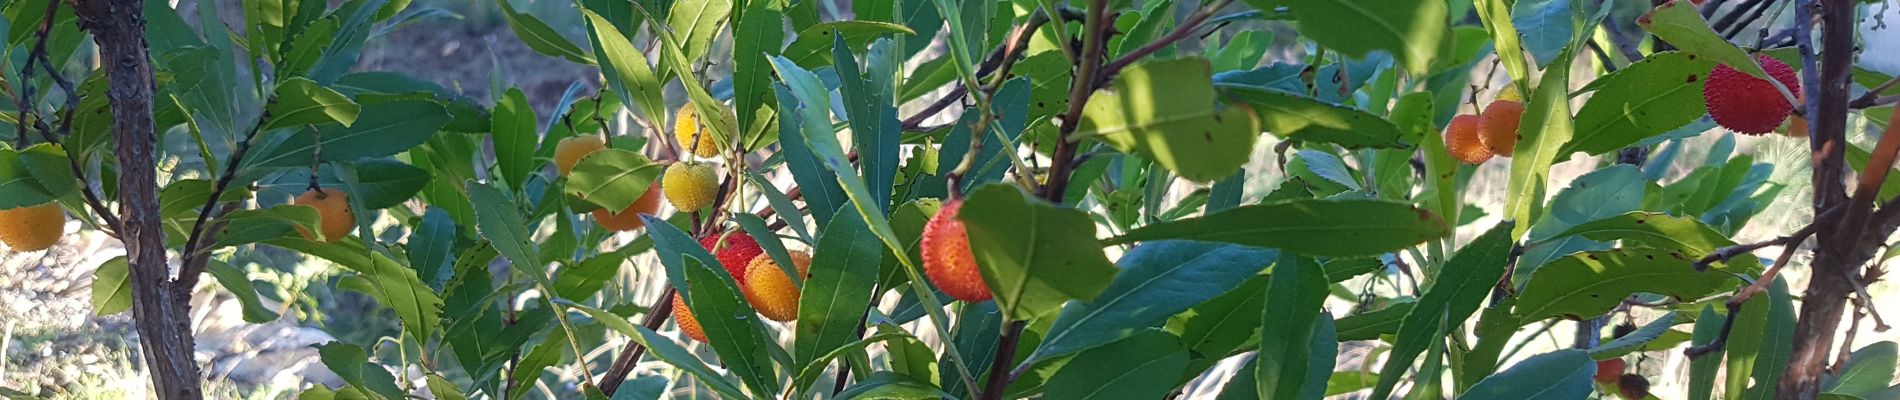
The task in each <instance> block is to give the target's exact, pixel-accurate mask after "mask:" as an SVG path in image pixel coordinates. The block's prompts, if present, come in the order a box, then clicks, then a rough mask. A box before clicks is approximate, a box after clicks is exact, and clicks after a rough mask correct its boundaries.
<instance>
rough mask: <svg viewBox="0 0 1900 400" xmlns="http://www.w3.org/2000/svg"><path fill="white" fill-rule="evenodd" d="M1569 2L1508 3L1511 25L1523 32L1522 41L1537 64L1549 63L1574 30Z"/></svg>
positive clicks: (1548, 0) (1568, 41)
mask: <svg viewBox="0 0 1900 400" xmlns="http://www.w3.org/2000/svg"><path fill="white" fill-rule="evenodd" d="M1570 6H1571V3H1570V1H1569V0H1525V1H1519V2H1517V3H1515V4H1512V5H1511V15H1510V18H1511V26H1512V27H1513V28H1516V29H1518V32H1520V33H1522V34H1523V39H1524V41H1523V43H1522V45H1523V47H1524V48H1526V49H1528V50H1530V52H1531V56H1532V57H1535V60H1534V61H1537V63H1538V65H1537V66H1538V67H1543V66H1544V65H1545V64H1549V63H1550V60H1552V59H1555V58H1557V54H1558V53H1561V52H1563V49H1564V47H1565V46H1568V45H1569V44H1570V38H1571V36H1572V35H1574V34H1575V32H1576V31H1575V30H1574V28H1575V27H1573V26H1571V24H1570V16H1571V14H1572V12H1571V9H1570ZM1500 22H1502V21H1500Z"/></svg>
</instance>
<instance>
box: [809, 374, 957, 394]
mask: <svg viewBox="0 0 1900 400" xmlns="http://www.w3.org/2000/svg"><path fill="white" fill-rule="evenodd" d="M832 398H835V399H844V400H855V399H877V400H937V399H946V398H951V397H950V395H949V394H948V393H944V392H943V390H942V389H938V388H937V386H936V385H932V384H930V382H924V381H920V380H917V378H912V377H909V376H905V375H898V374H895V373H890V372H877V373H872V374H871V375H870V376H866V377H864V379H859V380H858V383H857V384H855V385H852V386H851V387H850V388H849V389H845V391H843V392H838V395H837V396H833V397H832Z"/></svg>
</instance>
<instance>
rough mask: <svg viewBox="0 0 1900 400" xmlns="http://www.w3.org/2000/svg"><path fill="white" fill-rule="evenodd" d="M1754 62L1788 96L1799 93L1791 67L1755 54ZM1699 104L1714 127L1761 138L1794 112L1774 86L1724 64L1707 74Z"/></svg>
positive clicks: (1799, 87) (1799, 83) (1799, 84)
mask: <svg viewBox="0 0 1900 400" xmlns="http://www.w3.org/2000/svg"><path fill="white" fill-rule="evenodd" d="M1755 61H1756V62H1757V63H1759V64H1761V68H1762V69H1763V70H1766V71H1768V76H1771V77H1774V78H1775V80H1777V81H1781V84H1782V85H1783V86H1787V87H1788V91H1789V92H1790V93H1801V81H1800V80H1799V79H1795V76H1794V68H1790V67H1788V64H1786V63H1782V62H1781V60H1776V59H1774V57H1769V56H1767V55H1765V54H1756V55H1755ZM1702 101H1704V102H1707V103H1708V104H1709V117H1711V118H1714V119H1715V123H1716V124H1717V125H1721V126H1722V127H1724V128H1728V129H1729V130H1732V131H1736V132H1741V133H1746V134H1750V135H1760V134H1764V133H1768V132H1773V131H1774V130H1775V128H1778V127H1781V121H1783V120H1787V119H1788V115H1789V114H1792V113H1794V105H1793V104H1788V99H1787V98H1786V97H1782V96H1781V92H1780V91H1777V90H1775V85H1774V84H1773V83H1769V82H1768V81H1767V80H1765V79H1758V78H1755V77H1752V76H1748V74H1744V73H1742V72H1741V71H1737V70H1735V68H1730V67H1729V66H1727V65H1718V66H1716V67H1715V71H1712V72H1709V81H1708V83H1707V84H1705V85H1703V86H1702Z"/></svg>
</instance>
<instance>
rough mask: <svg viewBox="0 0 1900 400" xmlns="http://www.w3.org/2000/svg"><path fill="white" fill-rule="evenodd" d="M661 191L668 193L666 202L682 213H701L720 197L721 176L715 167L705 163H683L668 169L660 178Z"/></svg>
mask: <svg viewBox="0 0 1900 400" xmlns="http://www.w3.org/2000/svg"><path fill="white" fill-rule="evenodd" d="M660 191H661V192H663V193H666V202H668V203H673V208H677V209H679V210H680V211H682V212H694V211H699V209H701V208H706V206H710V205H712V202H713V198H714V197H717V196H718V195H719V174H718V173H717V172H714V170H713V165H712V164H710V163H704V162H691V161H689V162H681V163H675V164H673V166H670V167H666V174H665V175H661V176H660Z"/></svg>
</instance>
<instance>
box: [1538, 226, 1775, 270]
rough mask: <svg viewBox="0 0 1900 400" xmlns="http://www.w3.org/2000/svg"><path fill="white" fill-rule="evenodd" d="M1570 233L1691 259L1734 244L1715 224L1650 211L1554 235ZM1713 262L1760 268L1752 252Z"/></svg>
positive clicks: (1732, 267) (1734, 267) (1737, 267)
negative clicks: (1678, 254) (1670, 251)
mask: <svg viewBox="0 0 1900 400" xmlns="http://www.w3.org/2000/svg"><path fill="white" fill-rule="evenodd" d="M1572 235H1578V236H1583V237H1586V238H1590V239H1591V240H1598V241H1604V242H1609V241H1622V242H1623V244H1624V246H1631V245H1640V246H1643V247H1650V248H1657V249H1664V250H1678V251H1682V252H1684V253H1685V254H1687V255H1688V256H1689V257H1691V258H1692V259H1700V258H1702V257H1704V256H1707V255H1709V254H1711V253H1714V252H1715V251H1716V250H1717V249H1721V248H1723V247H1728V246H1733V245H1735V241H1734V240H1731V239H1729V238H1728V235H1724V234H1722V233H1721V232H1718V231H1716V230H1715V227H1711V226H1709V225H1708V224H1705V223H1702V221H1701V220H1697V219H1695V218H1691V217H1678V216H1674V215H1669V214H1664V213H1658V212H1649V211H1634V212H1630V213H1627V214H1622V215H1618V216H1614V217H1610V218H1604V219H1600V220H1596V221H1591V222H1588V223H1584V224H1582V225H1577V226H1575V227H1572V228H1570V230H1567V231H1564V233H1562V234H1559V235H1557V236H1556V237H1564V236H1572ZM1714 265H1715V266H1716V268H1720V269H1728V270H1738V271H1752V270H1755V269H1759V268H1761V260H1759V259H1757V258H1755V255H1753V254H1747V253H1743V254H1738V255H1736V256H1734V257H1730V258H1729V259H1728V261H1725V262H1719V263H1716V264H1714ZM1725 266H1726V267H1725Z"/></svg>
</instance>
